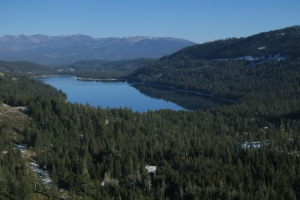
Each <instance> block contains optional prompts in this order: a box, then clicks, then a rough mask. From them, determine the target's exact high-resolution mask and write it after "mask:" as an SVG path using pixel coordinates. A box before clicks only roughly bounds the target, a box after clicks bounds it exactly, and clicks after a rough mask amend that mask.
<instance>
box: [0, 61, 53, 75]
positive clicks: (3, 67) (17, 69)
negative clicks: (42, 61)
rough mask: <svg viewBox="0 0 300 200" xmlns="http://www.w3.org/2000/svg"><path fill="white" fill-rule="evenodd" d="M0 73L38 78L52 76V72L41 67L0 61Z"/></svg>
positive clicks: (29, 63) (32, 64)
mask: <svg viewBox="0 0 300 200" xmlns="http://www.w3.org/2000/svg"><path fill="white" fill-rule="evenodd" d="M0 71H2V72H9V73H12V74H15V75H23V76H24V75H25V76H38V75H47V74H53V73H54V71H53V70H51V69H50V68H47V67H45V66H42V65H38V64H35V63H32V62H8V61H0Z"/></svg>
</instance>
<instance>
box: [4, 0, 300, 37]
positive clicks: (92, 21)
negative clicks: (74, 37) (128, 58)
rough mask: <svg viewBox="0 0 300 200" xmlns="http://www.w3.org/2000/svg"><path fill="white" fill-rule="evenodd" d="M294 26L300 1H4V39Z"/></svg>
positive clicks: (198, 33)
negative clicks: (31, 36) (18, 35)
mask: <svg viewBox="0 0 300 200" xmlns="http://www.w3.org/2000/svg"><path fill="white" fill-rule="evenodd" d="M292 25H300V0H0V35H7V34H10V35H17V34H26V35H31V34H47V35H70V34H87V35H91V36H94V37H123V36H137V35H145V36H168V37H178V38H184V39H188V40H192V41H195V42H199V43H201V42H205V41H211V40H215V39H222V38H228V37H234V36H237V37H241V36H248V35H251V34H255V33H258V32H262V31H268V30H272V29H278V28H283V27H287V26H292Z"/></svg>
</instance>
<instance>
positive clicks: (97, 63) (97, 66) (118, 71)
mask: <svg viewBox="0 0 300 200" xmlns="http://www.w3.org/2000/svg"><path fill="white" fill-rule="evenodd" d="M153 61H154V59H150V58H140V59H135V60H119V61H109V60H84V61H79V62H75V63H72V64H69V65H66V66H63V67H62V68H56V72H57V73H59V74H65V75H76V76H78V77H81V78H94V79H118V78H121V77H126V76H128V75H129V74H131V73H133V72H134V71H135V70H137V69H139V68H141V67H143V66H144V65H146V64H149V63H151V62H153Z"/></svg>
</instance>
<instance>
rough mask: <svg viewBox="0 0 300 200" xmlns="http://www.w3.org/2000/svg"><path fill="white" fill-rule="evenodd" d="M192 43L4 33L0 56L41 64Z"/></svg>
mask: <svg viewBox="0 0 300 200" xmlns="http://www.w3.org/2000/svg"><path fill="white" fill-rule="evenodd" d="M193 44H194V43H193V42H191V41H187V40H183V39H176V38H161V37H126V38H93V37H90V36H86V35H70V36H47V35H31V36H25V35H17V36H11V35H6V36H2V37H0V59H2V60H9V61H17V60H18V61H20V60H22V61H31V62H37V63H40V64H66V63H72V62H76V61H80V60H88V59H104V60H125V59H126V60H129V59H135V58H141V57H147V58H159V57H161V56H165V55H168V54H171V53H173V52H175V51H177V50H179V49H181V48H184V47H187V46H190V45H193Z"/></svg>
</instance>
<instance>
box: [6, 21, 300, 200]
mask: <svg viewBox="0 0 300 200" xmlns="http://www.w3.org/2000/svg"><path fill="white" fill-rule="evenodd" d="M283 33H284V34H283ZM299 41H300V32H299V26H294V27H288V28H285V29H280V30H275V31H270V32H265V33H260V34H256V35H253V36H249V37H246V38H235V39H226V40H218V41H214V42H209V43H204V44H199V45H194V46H191V47H186V48H183V49H182V50H179V51H177V52H175V53H174V54H171V55H168V56H164V57H162V58H159V59H150V60H148V59H146V60H145V59H137V60H131V61H128V60H127V61H103V60H93V61H82V62H78V63H73V64H70V65H65V66H64V67H62V66H59V67H58V68H56V67H53V66H52V67H44V66H41V65H36V64H34V63H28V62H25V63H24V62H7V61H5V62H4V61H3V62H0V69H1V71H2V72H1V74H0V103H1V105H2V106H1V107H0V152H2V156H1V163H0V184H1V186H2V185H3V187H0V197H1V198H3V199H26V198H27V199H47V198H60V199H122V200H123V199H162V200H166V199H187V200H188V199H299V198H300V193H299V191H300V190H299V188H300V185H299V181H300V157H299V153H298V152H299V149H300V135H299V130H300V101H299V98H300V67H299V66H300V60H299V59H300V49H299V47H300V45H299ZM262 47H264V48H262ZM276 55H277V56H276ZM278 55H280V56H278ZM250 56H251V59H250ZM241 58H243V59H241ZM254 58H255V59H254ZM256 58H257V59H256ZM279 58H280V59H279ZM283 58H284V59H283ZM23 66H27V67H23ZM89 66H90V67H89ZM122 66H124V68H123V67H122ZM42 69H43V70H46V71H47V72H44V71H43V70H42ZM57 70H60V71H57ZM122 70H123V72H122ZM103 71H105V73H102V72H103ZM28 72H30V73H28ZM115 72H116V73H115ZM119 72H122V73H119ZM116 74H117V75H116ZM42 75H44V76H46V77H44V78H43V79H42V81H41V80H37V79H35V78H33V77H37V76H42ZM48 75H69V76H67V77H64V76H51V77H47V76H48ZM81 75H82V76H81ZM72 76H79V77H82V78H86V79H116V80H119V79H125V80H127V83H126V82H97V81H80V80H77V79H74V78H72ZM44 83H47V84H44ZM134 83H135V84H134ZM50 85H51V86H50ZM162 86H163V87H162ZM165 86H167V87H165ZM129 93H131V94H129ZM132 94H133V96H131V95H132ZM128 97H129V98H128ZM102 100H105V101H106V103H105V104H102V102H101V101H102ZM220 100H221V101H220ZM222 100H223V101H222ZM224 100H225V101H224ZM127 102H129V103H130V104H125V103H127ZM86 103H88V104H86ZM154 104H155V106H153V105H154ZM5 105H6V106H5ZM124 105H125V106H124ZM128 105H129V106H128ZM106 106H108V107H109V108H106ZM135 106H136V107H135ZM138 106H140V107H138ZM120 107H121V108H120ZM124 107H131V108H132V109H128V108H124ZM21 108H22V109H23V112H19V111H18V110H17V109H21ZM25 108H26V109H25ZM7 109H8V110H7ZM15 144H24V145H26V150H28V151H30V152H34V153H35V155H34V163H35V164H34V165H35V166H37V165H38V166H39V167H38V168H34V169H35V170H36V171H38V170H37V169H40V168H42V170H45V169H47V175H48V176H49V178H50V179H51V184H52V185H53V188H52V189H50V190H49V189H47V188H44V187H43V184H36V183H35V180H34V177H35V176H34V175H33V171H32V170H31V171H27V169H28V167H26V166H28V161H26V159H24V158H22V151H20V149H19V150H18V149H16V148H15ZM21 150H22V149H21ZM3 152H4V153H3ZM40 172H41V171H40ZM41 174H44V175H45V174H46V173H45V172H44V171H43V172H41ZM47 180H49V179H47ZM60 192H62V193H60ZM46 194H47V195H46ZM51 195H52V196H51Z"/></svg>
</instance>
